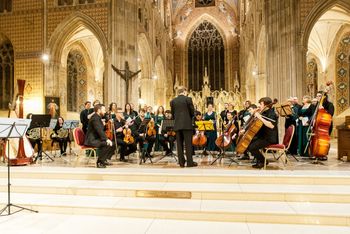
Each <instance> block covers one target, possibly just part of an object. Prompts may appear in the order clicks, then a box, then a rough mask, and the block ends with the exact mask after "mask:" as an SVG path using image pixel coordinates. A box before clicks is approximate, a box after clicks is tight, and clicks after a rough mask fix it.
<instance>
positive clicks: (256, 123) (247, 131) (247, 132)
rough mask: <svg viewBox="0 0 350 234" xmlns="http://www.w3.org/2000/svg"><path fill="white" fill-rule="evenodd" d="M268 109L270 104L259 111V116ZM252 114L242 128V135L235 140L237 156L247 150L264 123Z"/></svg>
mask: <svg viewBox="0 0 350 234" xmlns="http://www.w3.org/2000/svg"><path fill="white" fill-rule="evenodd" d="M270 108H272V104H270V105H267V106H266V107H265V108H264V109H263V110H261V111H260V114H262V113H263V112H265V111H267V110H269V109H270ZM254 114H255V113H253V114H252V115H251V116H250V118H249V120H248V121H247V122H246V124H245V125H244V126H243V129H244V133H243V134H241V135H240V136H239V138H238V139H237V147H236V152H237V154H243V153H244V152H245V151H246V150H247V148H248V146H249V145H250V143H251V141H252V140H253V138H254V136H255V135H256V134H257V133H258V132H259V130H260V129H261V127H262V126H263V125H264V123H263V122H262V121H261V120H260V119H258V118H257V117H255V115H254ZM262 117H263V116H262Z"/></svg>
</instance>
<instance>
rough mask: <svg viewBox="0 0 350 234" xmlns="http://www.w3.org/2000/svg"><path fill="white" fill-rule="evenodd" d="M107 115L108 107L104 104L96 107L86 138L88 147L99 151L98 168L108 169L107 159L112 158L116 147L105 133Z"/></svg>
mask: <svg viewBox="0 0 350 234" xmlns="http://www.w3.org/2000/svg"><path fill="white" fill-rule="evenodd" d="M105 113H106V107H105V106H104V105H103V104H96V105H95V106H94V114H93V115H91V118H90V120H89V127H88V131H87V134H86V138H85V145H86V146H93V147H96V148H97V149H98V150H99V154H98V159H97V162H96V164H97V165H96V166H97V168H106V165H107V159H108V158H110V157H111V156H112V155H113V154H114V151H115V145H114V144H113V142H112V141H111V140H109V139H108V138H107V136H106V133H105V131H104V126H103V122H102V117H103V116H104V115H105Z"/></svg>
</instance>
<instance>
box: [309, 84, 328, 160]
mask: <svg viewBox="0 0 350 234" xmlns="http://www.w3.org/2000/svg"><path fill="white" fill-rule="evenodd" d="M331 85H332V82H327V88H326V91H325V92H323V94H322V98H321V100H320V101H319V103H318V104H317V107H316V111H315V113H314V116H313V119H312V122H311V125H310V128H309V129H310V130H309V129H308V132H309V142H308V144H310V147H309V148H308V147H306V149H305V150H310V155H312V156H314V157H316V158H320V157H325V156H327V155H328V152H329V149H330V140H331V138H330V136H329V128H330V126H331V123H332V116H331V115H330V114H329V113H328V112H327V111H326V110H325V109H324V108H320V107H322V106H323V102H324V100H325V98H326V94H327V93H328V91H329V87H330V86H331Z"/></svg>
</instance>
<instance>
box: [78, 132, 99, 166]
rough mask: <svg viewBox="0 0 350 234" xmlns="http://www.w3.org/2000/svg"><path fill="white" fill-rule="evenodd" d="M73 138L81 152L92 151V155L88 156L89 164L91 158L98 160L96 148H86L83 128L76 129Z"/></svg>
mask: <svg viewBox="0 0 350 234" xmlns="http://www.w3.org/2000/svg"><path fill="white" fill-rule="evenodd" d="M73 137H74V141H75V144H76V145H77V146H79V147H80V149H81V150H90V153H89V155H88V160H87V164H89V161H90V158H91V156H93V157H95V159H96V160H97V154H96V148H95V147H92V146H86V145H84V142H85V134H84V132H83V130H82V129H81V128H75V129H74V130H73Z"/></svg>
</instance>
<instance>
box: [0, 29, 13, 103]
mask: <svg viewBox="0 0 350 234" xmlns="http://www.w3.org/2000/svg"><path fill="white" fill-rule="evenodd" d="M13 84H14V52H13V46H12V43H11V42H10V40H9V39H8V38H6V37H3V36H1V34H0V100H1V101H0V110H8V105H9V103H10V102H12V98H13V89H14V88H13V86H14V85H13Z"/></svg>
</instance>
